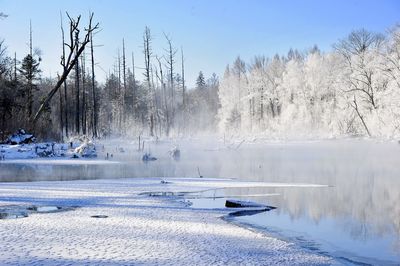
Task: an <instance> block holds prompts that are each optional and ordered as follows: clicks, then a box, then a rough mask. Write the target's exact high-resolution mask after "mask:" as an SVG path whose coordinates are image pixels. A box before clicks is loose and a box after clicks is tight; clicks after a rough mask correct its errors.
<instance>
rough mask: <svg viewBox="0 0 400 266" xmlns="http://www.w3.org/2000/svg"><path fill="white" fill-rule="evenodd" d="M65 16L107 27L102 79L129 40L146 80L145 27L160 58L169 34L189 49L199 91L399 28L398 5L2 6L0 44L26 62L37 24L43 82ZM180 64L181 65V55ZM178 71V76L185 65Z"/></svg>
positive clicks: (367, 1)
mask: <svg viewBox="0 0 400 266" xmlns="http://www.w3.org/2000/svg"><path fill="white" fill-rule="evenodd" d="M60 11H61V12H62V13H64V14H65V12H66V11H67V12H69V14H70V15H71V16H77V15H79V14H81V15H82V19H83V21H82V25H85V24H86V22H87V18H88V14H89V12H94V14H95V15H94V20H95V21H97V22H99V23H100V28H101V31H100V32H99V33H98V34H96V36H95V39H94V42H95V44H96V45H97V47H96V48H95V60H96V64H97V67H96V72H97V74H96V75H97V76H98V78H99V79H100V80H104V77H105V75H106V73H108V72H109V71H110V70H112V69H113V65H114V63H115V60H116V58H117V53H118V49H121V48H122V39H123V38H124V39H125V46H126V50H127V54H129V55H131V53H132V52H133V53H134V54H135V63H136V75H137V77H140V78H142V77H143V75H141V73H142V72H143V70H142V67H143V65H144V63H143V61H144V59H143V52H142V50H143V49H142V43H143V39H142V37H143V31H144V28H145V26H146V25H147V26H148V27H150V29H151V33H152V36H153V41H152V45H153V53H154V54H157V55H159V56H162V55H164V54H165V50H164V49H165V48H167V42H166V40H165V38H164V35H163V34H164V33H166V34H167V35H169V36H170V38H171V39H172V43H173V45H174V47H176V48H177V49H180V48H181V47H183V50H184V54H185V74H186V81H187V84H188V85H189V86H194V84H195V79H196V77H197V75H198V73H199V71H200V70H201V71H203V73H204V74H205V76H206V77H209V76H211V74H212V73H216V74H217V75H218V76H222V74H223V72H224V69H225V67H226V65H227V64H229V63H231V62H232V61H234V59H235V58H236V57H237V56H240V57H242V58H243V59H244V60H246V61H248V62H249V61H251V59H252V58H253V57H254V56H255V55H265V56H269V57H272V56H274V55H275V54H276V53H279V54H286V53H287V51H288V50H289V49H290V48H297V49H299V50H301V51H303V50H306V49H309V48H311V47H312V46H313V45H314V44H317V45H318V46H319V47H320V49H321V50H323V51H329V50H331V49H332V48H331V47H332V44H334V43H335V42H337V41H338V40H339V39H342V38H344V37H346V36H347V35H348V34H349V33H350V32H351V31H352V30H355V29H360V28H366V29H368V30H371V31H375V32H385V31H386V30H387V29H388V28H390V27H392V26H394V25H395V24H396V23H400V1H397V0H386V1H385V0H375V1H372V0H335V1H328V0H326V1H324V0H319V1H317V0H302V1H300V0H299V1H296V0H292V1H289V0H264V1H261V0H168V1H167V0H148V1H144V0H142V1H133V0H131V1H129V0H109V1H106V0H86V1H84V0H68V1H62V0H36V1H33V0H0V12H3V13H5V14H7V15H8V17H7V18H5V19H2V20H0V38H1V39H4V40H5V44H6V46H7V47H8V49H7V50H8V53H9V54H14V52H16V53H17V58H18V59H20V60H21V59H22V58H23V57H24V56H25V55H26V54H27V53H28V52H29V47H28V42H29V21H30V20H31V21H32V27H33V46H34V47H38V48H40V50H41V51H42V62H41V69H42V71H43V75H44V76H52V77H55V76H56V74H57V73H60V72H61V66H60V65H59V62H60V55H61V52H62V50H61V49H62V48H61V31H60ZM64 22H66V17H65V16H64ZM129 58H130V56H129ZM176 60H177V63H180V53H177V58H176ZM129 63H130V60H129ZM175 67H176V69H177V70H179V69H180V65H179V64H177V65H176V66H175Z"/></svg>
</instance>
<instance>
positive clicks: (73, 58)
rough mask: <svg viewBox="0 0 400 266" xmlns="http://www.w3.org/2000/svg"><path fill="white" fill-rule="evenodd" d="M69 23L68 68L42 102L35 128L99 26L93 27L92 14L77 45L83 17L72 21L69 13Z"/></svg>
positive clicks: (36, 117)
mask: <svg viewBox="0 0 400 266" xmlns="http://www.w3.org/2000/svg"><path fill="white" fill-rule="evenodd" d="M67 15H68V18H69V21H70V23H69V24H70V30H69V31H70V34H69V35H70V40H69V41H70V42H69V43H64V45H65V46H66V47H68V49H69V53H68V56H67V57H66V60H65V66H66V68H65V69H64V70H63V73H62V75H61V76H60V78H59V79H58V81H57V83H56V85H55V86H54V88H53V89H52V90H51V91H50V92H49V93H48V95H47V96H46V98H45V99H44V101H43V102H42V104H41V105H40V107H39V109H38V111H37V112H36V114H35V116H34V118H33V126H35V124H36V122H37V121H38V119H39V118H40V116H41V115H42V114H43V111H44V110H45V107H46V106H47V105H48V104H49V102H50V101H51V99H52V98H53V96H54V94H56V92H57V91H58V89H59V88H60V87H61V85H62V84H63V82H64V81H65V80H66V78H67V77H68V75H69V73H70V72H71V70H72V69H73V68H74V66H75V64H76V63H77V62H78V60H79V56H80V55H81V54H82V52H83V51H84V50H85V47H86V45H87V44H88V43H89V42H90V36H91V33H92V32H93V31H95V30H96V29H97V28H98V26H99V24H98V23H97V24H96V25H94V26H93V24H92V23H93V15H94V14H93V13H91V15H90V19H89V25H88V27H87V28H85V31H86V34H85V37H84V38H83V40H82V42H81V43H77V42H76V41H75V38H74V35H76V33H77V32H78V34H79V32H80V30H79V22H80V19H81V16H78V18H77V19H76V20H75V19H72V18H71V17H70V16H69V14H68V13H67Z"/></svg>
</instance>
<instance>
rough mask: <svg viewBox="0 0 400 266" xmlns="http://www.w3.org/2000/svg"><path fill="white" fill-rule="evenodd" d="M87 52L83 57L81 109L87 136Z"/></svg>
mask: <svg viewBox="0 0 400 266" xmlns="http://www.w3.org/2000/svg"><path fill="white" fill-rule="evenodd" d="M85 63H86V62H85V52H83V53H82V56H81V71H82V109H81V116H82V118H81V122H82V133H83V134H84V135H86V124H87V123H86V113H87V111H86V109H87V108H86V72H85V67H86V64H85Z"/></svg>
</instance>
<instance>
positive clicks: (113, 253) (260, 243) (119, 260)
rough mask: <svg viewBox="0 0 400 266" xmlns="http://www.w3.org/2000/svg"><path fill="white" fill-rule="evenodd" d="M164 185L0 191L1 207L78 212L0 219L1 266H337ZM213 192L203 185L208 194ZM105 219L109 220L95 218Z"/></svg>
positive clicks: (113, 183)
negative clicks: (194, 204)
mask: <svg viewBox="0 0 400 266" xmlns="http://www.w3.org/2000/svg"><path fill="white" fill-rule="evenodd" d="M199 188H200V186H199V184H198V182H197V185H195V186H191V184H190V182H189V181H185V182H181V183H179V182H176V183H174V182H168V183H162V182H161V179H159V178H147V179H139V178H138V179H112V180H104V179H103V180H80V181H64V182H62V181H57V182H29V183H24V182H22V183H2V184H0V195H1V196H0V206H5V205H7V206H9V205H19V206H21V205H27V206H28V205H35V206H60V207H76V208H75V209H73V210H67V211H61V212H54V213H51V212H50V213H33V214H30V215H29V217H27V218H20V219H7V220H0V223H1V227H0V246H2V249H0V261H2V263H3V264H19V265H21V264H29V265H39V264H40V265H43V264H48V265H50V264H51V265H54V264H113V265H114V264H121V265H127V264H135V265H157V264H162V265H190V264H195V265H211V264H212V265H227V264H228V265H246V264H247V265H268V264H269V265H271V264H274V265H276V264H281V265H288V264H291V265H293V264H307V265H312V264H318V265H320V264H332V263H335V262H334V261H333V260H332V259H331V258H329V257H324V256H321V255H319V254H314V253H312V252H311V251H309V250H305V249H302V248H300V247H298V246H296V245H294V244H292V243H288V242H285V241H282V240H278V239H276V238H272V237H269V236H267V235H266V234H262V233H259V232H254V231H251V230H247V229H245V228H242V227H239V226H235V225H233V224H230V223H228V222H226V221H224V220H222V219H220V218H221V217H222V216H224V215H226V214H227V211H226V210H194V209H191V208H189V207H188V206H187V203H186V202H183V201H182V200H178V199H176V198H175V197H174V196H168V197H154V196H149V195H147V194H143V192H161V191H164V192H181V191H194V190H199ZM202 188H207V185H206V184H205V185H204V187H202ZM96 215H105V216H108V218H92V217H91V216H96Z"/></svg>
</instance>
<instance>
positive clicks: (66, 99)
mask: <svg viewBox="0 0 400 266" xmlns="http://www.w3.org/2000/svg"><path fill="white" fill-rule="evenodd" d="M60 20H61V36H62V57H61V66H62V67H63V71H66V69H67V65H66V62H65V45H64V43H65V38H64V27H63V19H62V14H61V12H60ZM63 85H64V104H65V108H64V119H65V125H64V126H65V135H66V137H68V97H67V80H66V79H64V82H63Z"/></svg>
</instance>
